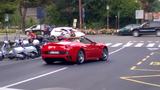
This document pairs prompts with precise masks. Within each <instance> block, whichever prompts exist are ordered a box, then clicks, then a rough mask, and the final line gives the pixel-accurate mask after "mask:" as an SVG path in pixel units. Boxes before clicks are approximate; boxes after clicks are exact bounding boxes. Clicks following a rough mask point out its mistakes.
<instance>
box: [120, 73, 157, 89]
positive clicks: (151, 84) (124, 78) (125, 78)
mask: <svg viewBox="0 0 160 90" xmlns="http://www.w3.org/2000/svg"><path fill="white" fill-rule="evenodd" d="M159 76H160V75H159ZM120 78H121V79H123V80H128V81H132V82H135V83H140V84H145V85H150V86H155V87H160V85H158V84H154V83H147V82H143V81H138V80H134V79H130V78H128V77H120Z"/></svg>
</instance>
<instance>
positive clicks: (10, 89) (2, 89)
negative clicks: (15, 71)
mask: <svg viewBox="0 0 160 90" xmlns="http://www.w3.org/2000/svg"><path fill="white" fill-rule="evenodd" d="M0 90H22V89H15V88H0Z"/></svg>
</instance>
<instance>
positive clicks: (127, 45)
mask: <svg viewBox="0 0 160 90" xmlns="http://www.w3.org/2000/svg"><path fill="white" fill-rule="evenodd" d="M131 45H133V43H127V44H125V45H123V47H129V46H131Z"/></svg>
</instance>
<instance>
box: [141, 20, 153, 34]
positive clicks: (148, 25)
mask: <svg viewBox="0 0 160 90" xmlns="http://www.w3.org/2000/svg"><path fill="white" fill-rule="evenodd" d="M154 31H155V30H154V27H152V25H151V23H150V22H148V23H146V24H144V25H143V27H142V29H140V32H141V33H143V34H149V33H153V32H154Z"/></svg>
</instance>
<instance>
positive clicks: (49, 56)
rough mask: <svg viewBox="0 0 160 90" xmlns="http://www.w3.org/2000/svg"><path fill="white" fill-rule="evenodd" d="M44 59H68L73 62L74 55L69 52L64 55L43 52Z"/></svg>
mask: <svg viewBox="0 0 160 90" xmlns="http://www.w3.org/2000/svg"><path fill="white" fill-rule="evenodd" d="M41 56H42V59H43V60H46V59H49V60H52V61H68V62H73V60H72V57H71V56H70V55H67V54H63V55H51V54H42V55H41Z"/></svg>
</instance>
